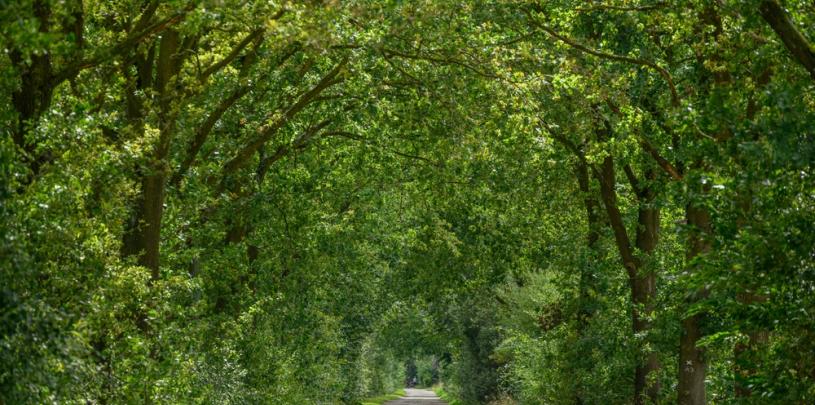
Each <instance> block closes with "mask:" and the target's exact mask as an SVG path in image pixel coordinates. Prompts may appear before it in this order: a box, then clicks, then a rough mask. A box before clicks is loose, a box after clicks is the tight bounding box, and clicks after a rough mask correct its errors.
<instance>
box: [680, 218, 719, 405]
mask: <svg viewBox="0 0 815 405" xmlns="http://www.w3.org/2000/svg"><path fill="white" fill-rule="evenodd" d="M685 217H686V219H687V223H688V227H689V228H690V238H689V240H688V245H689V246H688V253H687V258H688V262H689V268H691V269H692V268H693V267H694V266H695V263H693V261H694V260H695V259H697V258H699V257H700V256H702V255H704V254H706V253H708V252H710V250H711V242H710V234H711V232H712V228H711V220H710V213H709V212H708V210H707V209H706V208H704V207H701V206H698V205H696V203H694V202H691V203H689V204H688V207H687V209H686V212H685ZM706 295H707V291H705V290H699V291H695V292H693V293H692V294H691V296H690V297H689V300H688V301H689V303H693V302H695V301H697V300H698V299H700V298H704V297H705V296H706ZM702 320H703V317H702V314H695V315H692V316H690V317H687V318H685V319H683V320H682V333H681V336H680V340H679V385H678V390H679V392H678V401H677V402H678V403H679V404H680V405H702V404H705V403H706V393H705V373H706V371H707V362H706V360H705V358H704V350H703V349H702V348H700V347H698V346H697V343H698V341H699V339H701V337H702V331H701V322H702Z"/></svg>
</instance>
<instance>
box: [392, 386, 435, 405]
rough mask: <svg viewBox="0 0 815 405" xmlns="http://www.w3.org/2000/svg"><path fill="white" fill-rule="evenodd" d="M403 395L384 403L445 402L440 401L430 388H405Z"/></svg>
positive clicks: (422, 404) (429, 404) (420, 404)
mask: <svg viewBox="0 0 815 405" xmlns="http://www.w3.org/2000/svg"><path fill="white" fill-rule="evenodd" d="M405 394H406V395H405V396H404V397H402V398H400V399H397V400H395V401H388V402H385V405H445V404H447V402H444V401H442V400H441V399H439V397H438V396H437V395H436V394H435V393H434V392H433V391H430V390H419V389H414V388H405Z"/></svg>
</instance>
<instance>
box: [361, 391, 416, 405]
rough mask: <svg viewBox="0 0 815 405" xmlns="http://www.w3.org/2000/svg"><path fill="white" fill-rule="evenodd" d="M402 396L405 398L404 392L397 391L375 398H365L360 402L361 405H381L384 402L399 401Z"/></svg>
mask: <svg viewBox="0 0 815 405" xmlns="http://www.w3.org/2000/svg"><path fill="white" fill-rule="evenodd" d="M403 396H405V390H403V389H399V390H396V391H394V392H393V393H391V394H388V395H380V396H377V397H371V398H365V399H363V400H362V404H361V405H381V404H384V403H385V402H388V401H392V400H394V399H399V398H401V397H403Z"/></svg>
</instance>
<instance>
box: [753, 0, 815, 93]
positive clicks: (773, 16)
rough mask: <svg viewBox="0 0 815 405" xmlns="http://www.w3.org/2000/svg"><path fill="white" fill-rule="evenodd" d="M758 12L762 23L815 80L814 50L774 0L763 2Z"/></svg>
mask: <svg viewBox="0 0 815 405" xmlns="http://www.w3.org/2000/svg"><path fill="white" fill-rule="evenodd" d="M759 12H760V13H761V17H762V18H764V21H766V22H767V24H769V25H770V27H771V28H772V29H773V31H775V33H776V34H777V35H778V37H779V38H781V41H782V42H784V46H786V47H787V50H788V51H789V52H790V54H792V57H793V59H795V61H796V62H798V63H800V64H801V66H803V67H804V68H805V69H806V70H807V72H809V75H810V76H812V78H813V79H815V50H813V48H812V45H811V44H810V43H809V41H807V39H806V38H805V37H804V35H803V34H802V33H801V32H800V31H798V29H797V28H795V24H793V22H792V21H791V20H790V18H789V16H788V15H787V13H786V12H785V11H784V9H783V8H782V7H781V5H780V4H778V2H777V1H776V0H763V1H762V2H761V5H760V6H759Z"/></svg>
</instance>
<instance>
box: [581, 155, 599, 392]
mask: <svg viewBox="0 0 815 405" xmlns="http://www.w3.org/2000/svg"><path fill="white" fill-rule="evenodd" d="M578 158H579V161H578V162H577V164H576V165H575V174H576V176H577V183H578V187H579V190H580V193H581V194H582V195H583V204H584V206H585V208H586V222H587V224H586V225H587V233H586V247H587V248H588V250H589V255H590V257H589V259H588V260H587V261H586V262H585V263H583V265H582V266H581V267H580V280H579V283H580V285H579V286H578V288H579V294H580V308H579V309H578V312H577V331H576V332H577V340H578V342H580V341H581V340H583V339H584V338H585V335H586V329H587V328H588V324H589V320H590V319H591V316H592V314H593V310H592V307H593V306H594V304H593V298H592V297H593V292H594V290H595V282H594V280H595V278H596V274H594V271H593V270H594V269H593V266H592V265H591V264H592V263H591V262H594V261H596V260H598V259H599V257H598V256H599V254H598V252H597V243H598V242H599V241H600V227H601V223H600V212H599V209H600V206H599V202H598V201H597V198H596V197H595V196H594V195H593V194H591V188H590V186H589V170H588V164H587V163H586V161H585V159H584V158H583V157H582V156H579V157H578ZM584 385H585V382H584V381H582V379H580V375H579V374H578V381H577V383H576V386H577V387H576V390H575V403H576V404H584V403H586V401H585V400H584V396H585V392H584V391H585V390H586V387H584Z"/></svg>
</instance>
